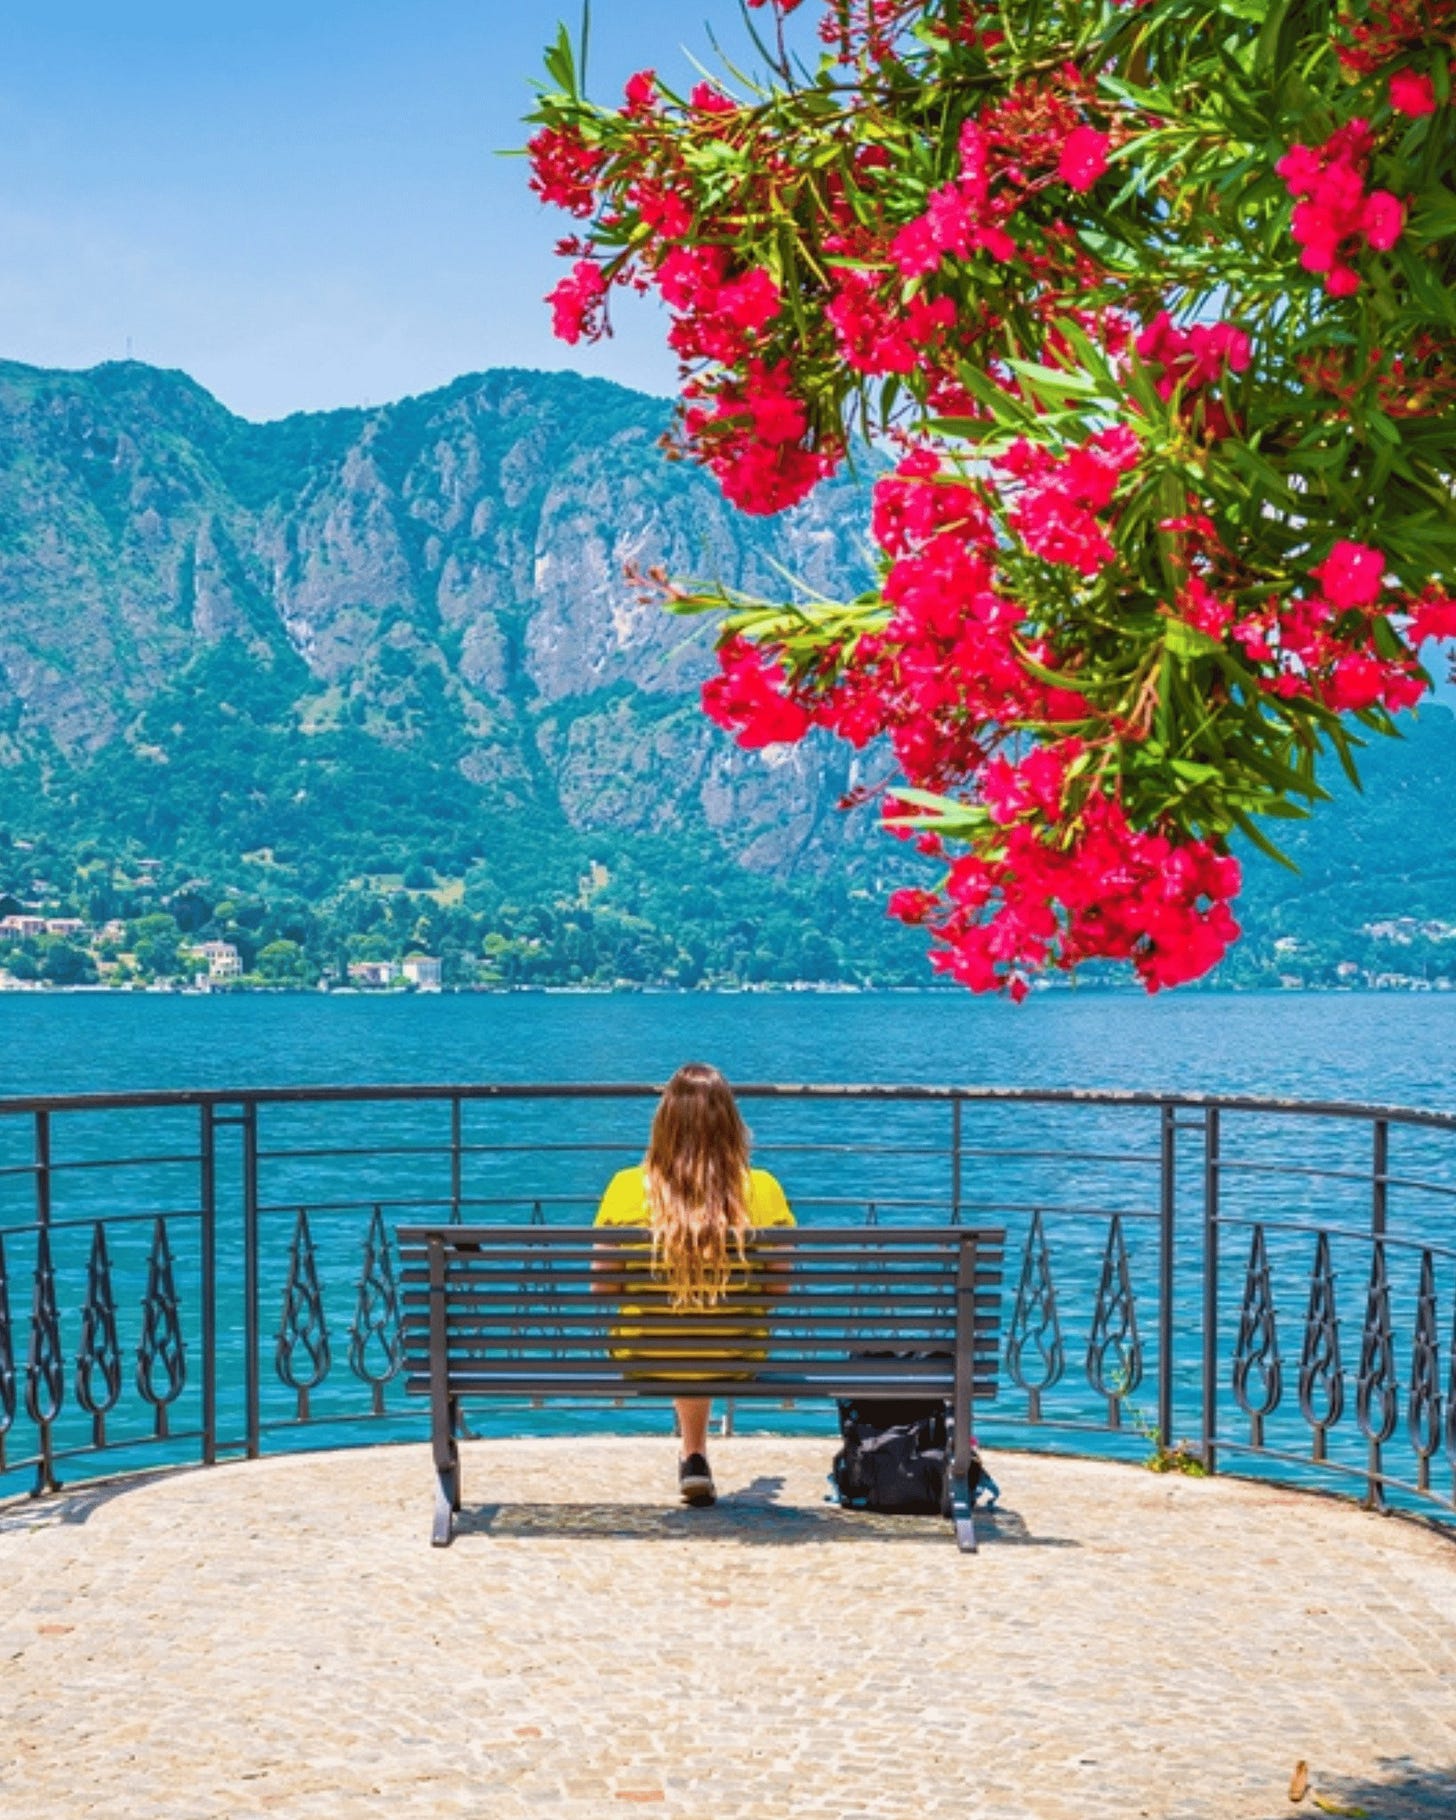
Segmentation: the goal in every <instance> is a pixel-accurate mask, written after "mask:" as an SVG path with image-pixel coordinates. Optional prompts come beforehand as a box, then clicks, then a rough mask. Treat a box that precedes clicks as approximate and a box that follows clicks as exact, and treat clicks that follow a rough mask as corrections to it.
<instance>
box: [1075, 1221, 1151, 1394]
mask: <svg viewBox="0 0 1456 1820" xmlns="http://www.w3.org/2000/svg"><path fill="white" fill-rule="evenodd" d="M1109 1363H1110V1364H1111V1366H1112V1369H1111V1370H1110V1371H1109V1369H1108V1366H1109ZM1142 1381H1143V1347H1142V1341H1141V1339H1140V1338H1139V1337H1138V1324H1137V1303H1136V1301H1135V1300H1134V1297H1133V1293H1132V1272H1131V1270H1130V1269H1129V1268H1128V1261H1127V1243H1126V1241H1125V1240H1124V1238H1123V1236H1122V1216H1121V1214H1116V1213H1115V1214H1113V1216H1112V1223H1111V1225H1110V1226H1109V1227H1108V1229H1107V1249H1106V1251H1104V1252H1103V1254H1102V1276H1101V1279H1100V1281H1099V1282H1098V1285H1097V1307H1096V1309H1095V1311H1094V1313H1093V1316H1092V1332H1091V1336H1090V1337H1089V1339H1088V1341H1087V1382H1088V1383H1089V1384H1090V1385H1091V1386H1092V1388H1093V1389H1094V1390H1095V1391H1097V1392H1098V1394H1099V1395H1101V1396H1104V1397H1106V1398H1107V1421H1108V1425H1109V1427H1112V1428H1119V1427H1121V1425H1122V1400H1123V1398H1124V1397H1130V1396H1131V1395H1132V1393H1133V1392H1134V1391H1135V1390H1136V1389H1137V1387H1138V1385H1139V1384H1141V1383H1142Z"/></svg>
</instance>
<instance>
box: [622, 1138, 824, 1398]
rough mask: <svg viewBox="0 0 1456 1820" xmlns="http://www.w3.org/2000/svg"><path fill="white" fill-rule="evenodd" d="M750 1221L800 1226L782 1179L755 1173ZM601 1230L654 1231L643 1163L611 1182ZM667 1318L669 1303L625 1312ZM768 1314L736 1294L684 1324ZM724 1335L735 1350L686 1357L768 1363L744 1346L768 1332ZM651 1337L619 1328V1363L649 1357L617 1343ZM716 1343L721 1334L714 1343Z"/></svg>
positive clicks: (660, 1338) (734, 1330) (664, 1337)
mask: <svg viewBox="0 0 1456 1820" xmlns="http://www.w3.org/2000/svg"><path fill="white" fill-rule="evenodd" d="M748 1218H749V1223H750V1224H751V1225H752V1226H754V1227H756V1228H765V1227H770V1226H792V1225H793V1224H794V1216H793V1214H792V1213H791V1212H790V1210H789V1203H788V1201H787V1200H786V1199H785V1197H784V1191H783V1189H782V1188H781V1187H780V1186H779V1182H778V1178H777V1177H776V1176H773V1175H770V1174H769V1172H768V1170H767V1169H752V1170H750V1171H749V1176H748ZM595 1224H596V1225H598V1226H650V1225H651V1224H652V1209H651V1207H650V1206H649V1205H648V1200H647V1172H646V1170H645V1169H644V1168H643V1166H642V1165H641V1164H640V1163H639V1164H637V1166H636V1167H635V1168H633V1169H620V1170H618V1172H617V1173H616V1175H614V1176H613V1177H612V1179H611V1181H610V1182H608V1184H607V1191H606V1193H605V1194H604V1195H603V1196H602V1204H601V1206H600V1207H598V1209H597V1217H596V1221H595ZM667 1312H668V1311H667V1309H666V1307H665V1305H664V1304H663V1303H658V1304H657V1305H656V1306H655V1307H653V1308H650V1309H649V1308H644V1307H642V1306H641V1305H640V1304H634V1305H632V1306H626V1305H624V1306H623V1307H622V1308H621V1309H620V1310H619V1313H620V1315H621V1316H622V1317H624V1318H626V1319H628V1320H630V1319H632V1318H633V1317H634V1316H638V1317H641V1316H646V1315H664V1314H666V1313H667ZM766 1312H767V1310H766V1309H765V1308H764V1307H763V1306H762V1305H761V1304H759V1303H757V1302H755V1303H753V1304H752V1305H749V1304H746V1303H745V1302H743V1300H742V1299H741V1293H735V1292H733V1291H731V1290H730V1292H729V1297H728V1300H727V1301H725V1302H723V1303H720V1304H719V1305H718V1306H717V1307H715V1308H712V1309H708V1310H706V1311H701V1312H699V1311H692V1312H684V1314H683V1316H682V1319H683V1321H684V1322H685V1323H686V1324H689V1325H694V1326H695V1325H698V1324H701V1323H704V1322H707V1321H714V1322H716V1321H717V1320H719V1319H721V1318H722V1317H723V1316H724V1315H732V1316H734V1317H736V1319H737V1320H738V1321H739V1322H741V1321H742V1319H743V1317H744V1316H745V1315H752V1316H758V1317H760V1318H762V1316H763V1315H764V1314H765V1313H766ZM722 1334H723V1339H724V1340H725V1341H727V1342H730V1343H731V1346H730V1349H728V1350H725V1351H723V1352H718V1351H716V1350H714V1349H708V1350H702V1349H700V1348H698V1347H696V1346H694V1347H693V1348H692V1349H691V1350H688V1349H686V1348H684V1349H683V1352H682V1354H681V1356H682V1357H684V1358H695V1359H696V1358H701V1359H713V1358H732V1357H738V1358H742V1357H744V1356H747V1357H749V1358H760V1357H762V1354H761V1353H757V1352H752V1353H746V1354H745V1349H744V1347H743V1345H742V1342H743V1341H744V1340H751V1339H765V1338H767V1334H766V1331H765V1330H764V1329H763V1328H760V1327H745V1326H741V1325H740V1326H733V1327H726V1326H725V1327H724V1328H723V1329H722ZM645 1337H646V1335H645V1334H644V1332H643V1330H642V1329H641V1328H632V1327H618V1328H615V1329H614V1330H613V1333H612V1341H613V1346H612V1355H613V1357H614V1358H619V1359H622V1358H641V1357H643V1356H644V1355H643V1354H641V1353H633V1352H632V1351H630V1350H624V1349H623V1348H622V1347H621V1346H620V1345H619V1344H617V1342H619V1341H622V1340H631V1339H638V1340H640V1339H644V1338H645ZM716 1337H717V1336H716V1334H715V1335H714V1338H716ZM653 1338H654V1340H655V1342H656V1343H657V1344H659V1345H664V1344H670V1341H671V1336H670V1335H668V1334H655V1335H654V1336H653ZM648 1356H650V1355H648ZM644 1375H647V1374H644ZM678 1375H682V1374H678ZM704 1375H708V1374H704ZM712 1375H714V1376H720V1377H721V1376H724V1375H731V1374H724V1373H722V1372H715V1373H713V1374H712Z"/></svg>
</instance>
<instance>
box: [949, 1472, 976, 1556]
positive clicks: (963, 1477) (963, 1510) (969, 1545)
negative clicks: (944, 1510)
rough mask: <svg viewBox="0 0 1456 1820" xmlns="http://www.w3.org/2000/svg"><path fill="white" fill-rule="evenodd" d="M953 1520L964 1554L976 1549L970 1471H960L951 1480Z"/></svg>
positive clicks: (959, 1546)
mask: <svg viewBox="0 0 1456 1820" xmlns="http://www.w3.org/2000/svg"><path fill="white" fill-rule="evenodd" d="M950 1510H951V1520H952V1521H953V1522H954V1524H955V1539H956V1547H957V1548H958V1549H959V1550H960V1551H961V1553H962V1554H963V1555H973V1554H975V1553H976V1552H977V1550H976V1525H975V1520H974V1518H973V1517H972V1515H971V1482H970V1475H969V1474H968V1473H963V1472H958V1473H957V1474H956V1475H955V1477H954V1479H953V1480H952V1481H951V1493H950Z"/></svg>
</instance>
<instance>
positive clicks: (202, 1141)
mask: <svg viewBox="0 0 1456 1820" xmlns="http://www.w3.org/2000/svg"><path fill="white" fill-rule="evenodd" d="M215 1116H216V1109H215V1108H214V1106H213V1103H212V1101H211V1100H206V1101H204V1102H203V1105H202V1108H201V1116H200V1131H199V1137H198V1166H199V1173H200V1181H199V1191H198V1208H199V1211H200V1212H201V1215H202V1260H201V1268H202V1283H201V1298H202V1464H203V1465H204V1466H215V1465H216V1464H217V1127H216V1125H215V1123H214V1119H215Z"/></svg>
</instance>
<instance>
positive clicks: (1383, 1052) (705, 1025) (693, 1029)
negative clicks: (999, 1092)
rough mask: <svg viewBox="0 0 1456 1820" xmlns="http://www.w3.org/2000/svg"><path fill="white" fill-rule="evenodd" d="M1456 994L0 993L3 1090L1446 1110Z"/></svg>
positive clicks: (1452, 1087)
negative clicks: (620, 1093) (1107, 1093)
mask: <svg viewBox="0 0 1456 1820" xmlns="http://www.w3.org/2000/svg"><path fill="white" fill-rule="evenodd" d="M1453 1036H1456V993H1451V994H1445V993H1424V994H1410V995H1405V994H1401V995H1396V994H1385V993H1378V994H1356V993H1332V994H1315V993H1279V994H1265V993H1249V994H1216V993H1184V994H1181V995H1180V994H1168V995H1163V996H1161V997H1158V998H1152V999H1149V998H1145V997H1143V996H1142V995H1140V994H1132V993H1127V994H1123V993H1111V992H1092V991H1073V992H1066V991H1055V992H1046V993H1038V994H1036V995H1034V996H1033V997H1032V998H1031V999H1029V1000H1028V1001H1027V1003H1026V1004H1024V1005H1021V1006H1014V1005H1010V1004H1006V1003H1003V1002H1001V1001H999V1000H995V1001H990V1000H984V999H975V998H971V997H970V996H969V995H960V994H953V993H940V992H926V993H912V992H904V993H874V994H869V993H864V994H851V993H845V994H837V993H807V992H806V993H714V994H708V993H684V994H671V993H663V994H656V993H641V994H637V993H631V994H621V995H611V996H608V995H595V994H536V993H523V994H470V995H465V994H461V995H453V994H452V995H441V996H417V995H409V996H405V995H393V994H391V995H388V996H383V995H381V996H379V997H370V996H367V995H363V994H361V995H359V996H357V997H348V996H344V997H340V996H337V995H324V994H316V995H314V994H310V995H287V996H285V995H277V996H265V995H251V996H246V997H244V996H226V995H222V994H218V995H215V996H211V997H200V998H186V997H180V996H179V997H171V996H165V995H161V994H146V995H142V994H126V995H122V994H91V993H67V994H47V995H42V994H21V993H13V994H6V995H4V996H0V1094H19V1093H82V1092H91V1091H102V1090H107V1089H118V1088H154V1087H207V1086H228V1087H265V1086H278V1085H303V1084H317V1083H323V1082H338V1083H346V1082H361V1081H368V1082H393V1081H428V1082H454V1081H479V1080H496V1081H586V1080H617V1081H633V1080H637V1081H651V1080H660V1079H662V1078H663V1077H664V1076H665V1075H667V1074H668V1073H670V1072H671V1071H672V1069H673V1068H675V1067H676V1066H677V1065H678V1064H679V1063H680V1062H682V1061H685V1060H689V1059H702V1060H707V1061H712V1062H714V1063H715V1064H716V1065H717V1066H718V1067H720V1068H722V1069H723V1071H724V1072H725V1073H726V1074H727V1075H728V1076H729V1078H730V1079H734V1080H758V1081H792V1080H802V1081H915V1082H940V1083H947V1084H950V1083H953V1084H957V1085H983V1086H984V1085H1002V1086H1041V1087H1093V1088H1095V1087H1106V1088H1125V1089H1130V1088H1146V1089H1150V1090H1153V1091H1178V1092H1194V1093H1198V1092H1220V1093H1257V1094H1268V1095H1289V1096H1293V1097H1299V1098H1310V1099H1327V1098H1341V1099H1355V1100H1372V1101H1382V1102H1386V1103H1405V1104H1411V1105H1420V1106H1436V1107H1442V1108H1456V1044H1453Z"/></svg>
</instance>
